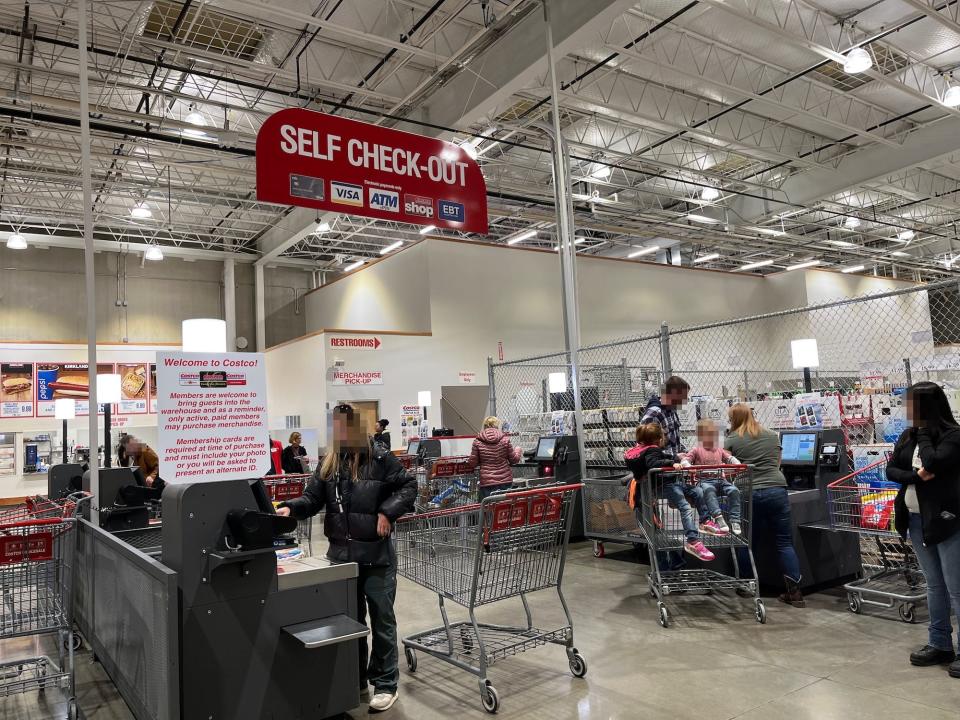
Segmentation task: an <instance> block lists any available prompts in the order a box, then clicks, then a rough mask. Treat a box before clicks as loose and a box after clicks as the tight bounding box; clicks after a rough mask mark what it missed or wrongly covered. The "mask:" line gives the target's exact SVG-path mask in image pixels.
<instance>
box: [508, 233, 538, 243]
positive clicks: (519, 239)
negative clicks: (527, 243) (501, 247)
mask: <svg viewBox="0 0 960 720" xmlns="http://www.w3.org/2000/svg"><path fill="white" fill-rule="evenodd" d="M536 236H537V231H536V230H525V231H523V232H522V233H520V234H519V235H514V236H513V237H512V238H510V239H509V240H507V245H516V244H517V243H522V242H523V241H524V240H529V239H530V238H532V237H536Z"/></svg>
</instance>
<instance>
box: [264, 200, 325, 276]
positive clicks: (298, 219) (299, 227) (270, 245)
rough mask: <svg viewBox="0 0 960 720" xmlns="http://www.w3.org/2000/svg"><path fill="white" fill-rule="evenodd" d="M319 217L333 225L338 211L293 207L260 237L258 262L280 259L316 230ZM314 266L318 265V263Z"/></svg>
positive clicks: (272, 261)
mask: <svg viewBox="0 0 960 720" xmlns="http://www.w3.org/2000/svg"><path fill="white" fill-rule="evenodd" d="M318 217H319V219H320V220H321V221H322V222H328V223H330V224H331V225H332V224H333V221H334V220H335V219H336V218H337V213H333V212H325V213H322V214H319V213H318V212H317V211H316V210H310V209H309V208H301V207H298V208H293V210H291V211H290V212H289V213H287V214H286V215H284V216H283V217H282V218H280V220H279V221H278V222H277V223H276V224H275V225H274V226H273V227H271V228H270V229H269V230H267V231H266V232H265V233H264V234H263V235H262V236H261V237H260V243H259V244H260V258H259V259H258V260H257V261H256V264H257V265H266V264H267V263H276V262H277V261H278V260H280V258H281V256H282V255H283V253H284V252H286V251H287V250H289V249H290V248H292V247H293V246H294V245H296V244H297V243H298V242H300V241H301V240H303V239H304V238H305V237H307V236H308V235H310V234H311V233H313V231H314V230H316V227H317V218H318ZM313 266H314V267H316V263H313Z"/></svg>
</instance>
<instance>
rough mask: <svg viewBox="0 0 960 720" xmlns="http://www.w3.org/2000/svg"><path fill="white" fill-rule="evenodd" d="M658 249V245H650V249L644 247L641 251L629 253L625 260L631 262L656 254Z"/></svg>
mask: <svg viewBox="0 0 960 720" xmlns="http://www.w3.org/2000/svg"><path fill="white" fill-rule="evenodd" d="M659 249H660V246H659V245H651V246H650V247H645V248H643V249H641V250H635V251H634V252H632V253H630V254H629V255H627V258H629V259H631V260H632V259H633V258H638V257H642V256H644V255H649V254H651V253H655V252H656V251H657V250H659Z"/></svg>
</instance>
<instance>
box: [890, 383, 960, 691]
mask: <svg viewBox="0 0 960 720" xmlns="http://www.w3.org/2000/svg"><path fill="white" fill-rule="evenodd" d="M906 400H907V417H908V418H909V420H910V425H911V427H909V428H907V429H906V430H905V431H904V432H903V434H902V435H901V436H900V439H899V440H897V444H896V445H895V446H894V448H893V453H892V455H891V456H890V461H889V463H888V464H887V478H888V479H889V480H892V481H893V482H895V483H897V484H899V485H900V491H899V492H898V493H897V497H896V500H895V509H896V516H895V522H896V528H897V532H899V533H900V535H901V536H903V537H906V536H907V534H909V536H910V541H911V543H912V544H913V548H914V551H915V552H916V553H917V559H918V560H919V561H920V568H921V569H922V570H923V574H924V575H925V576H926V580H927V607H928V609H929V611H930V628H929V641H928V644H927V645H925V646H923V647H922V648H921V649H920V650H917V651H916V652H914V653H911V655H910V662H911V663H912V664H913V665H919V666H927V665H939V664H947V663H950V667H949V670H948V672H949V673H950V675H951V676H952V677H956V678H960V661H958V660H956V654H955V652H954V644H953V632H952V628H951V625H950V610H951V606H952V608H953V612H954V613H956V614H957V616H958V617H960V426H958V425H957V421H956V420H955V419H954V417H953V413H952V412H951V410H950V404H949V402H948V401H947V396H946V394H945V393H944V392H943V389H942V388H941V387H940V386H939V385H937V384H936V383H932V382H921V383H917V384H916V385H912V386H911V387H910V388H908V389H907V398H906Z"/></svg>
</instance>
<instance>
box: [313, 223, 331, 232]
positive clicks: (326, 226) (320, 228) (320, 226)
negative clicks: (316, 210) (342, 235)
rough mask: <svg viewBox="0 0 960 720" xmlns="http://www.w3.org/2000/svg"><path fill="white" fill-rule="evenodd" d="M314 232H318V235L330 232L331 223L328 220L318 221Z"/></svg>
mask: <svg viewBox="0 0 960 720" xmlns="http://www.w3.org/2000/svg"><path fill="white" fill-rule="evenodd" d="M314 232H315V233H317V234H318V235H322V234H323V233H328V232H330V223H328V222H318V223H317V229H316V230H314Z"/></svg>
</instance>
